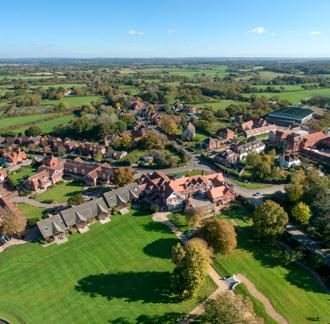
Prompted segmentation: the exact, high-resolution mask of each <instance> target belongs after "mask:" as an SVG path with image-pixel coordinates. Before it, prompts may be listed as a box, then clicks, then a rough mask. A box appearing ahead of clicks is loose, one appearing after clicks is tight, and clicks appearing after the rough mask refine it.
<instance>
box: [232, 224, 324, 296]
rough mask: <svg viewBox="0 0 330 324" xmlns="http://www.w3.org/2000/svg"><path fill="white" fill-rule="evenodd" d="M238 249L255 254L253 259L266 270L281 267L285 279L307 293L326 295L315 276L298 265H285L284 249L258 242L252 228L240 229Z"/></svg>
mask: <svg viewBox="0 0 330 324" xmlns="http://www.w3.org/2000/svg"><path fill="white" fill-rule="evenodd" d="M237 233H238V237H237V243H238V247H239V248H241V249H244V250H246V251H248V252H250V253H252V254H253V257H254V258H255V259H256V260H258V261H260V262H261V265H262V266H263V267H266V268H274V267H277V266H281V267H283V268H285V269H286V270H287V271H288V273H287V274H286V275H285V279H286V280H287V281H288V282H289V283H290V284H292V285H295V286H297V287H299V288H301V289H304V290H306V291H313V292H318V293H324V291H323V289H322V288H321V287H320V285H319V284H318V283H317V282H316V281H315V280H314V278H313V276H312V275H311V274H310V273H309V272H307V271H306V270H305V269H303V268H302V267H301V266H299V265H298V264H296V263H292V264H290V265H287V266H286V265H284V264H283V262H282V261H281V258H280V256H281V253H282V251H283V249H282V248H280V247H279V246H277V245H275V244H271V243H267V242H262V241H257V240H255V239H254V237H253V232H252V227H245V228H242V227H241V228H240V230H239V231H238V232H237Z"/></svg>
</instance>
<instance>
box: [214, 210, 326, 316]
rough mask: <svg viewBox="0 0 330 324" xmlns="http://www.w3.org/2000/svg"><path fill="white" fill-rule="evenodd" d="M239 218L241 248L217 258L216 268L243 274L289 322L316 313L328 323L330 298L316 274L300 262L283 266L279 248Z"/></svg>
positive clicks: (220, 271) (239, 245)
mask: <svg viewBox="0 0 330 324" xmlns="http://www.w3.org/2000/svg"><path fill="white" fill-rule="evenodd" d="M232 214H233V215H235V214H236V209H235V210H233V213H232ZM237 216H238V217H244V215H237ZM245 216H246V215H245ZM237 220H238V223H239V224H240V226H242V225H243V227H240V229H239V230H237V233H238V248H237V249H236V250H235V251H234V252H233V253H232V254H231V255H228V256H217V257H216V259H215V268H216V269H217V271H219V273H221V274H222V275H229V274H233V273H242V274H244V275H245V276H246V277H247V278H248V279H250V280H251V281H252V282H253V283H254V284H255V285H256V287H257V289H258V290H260V291H261V292H262V293H263V294H264V295H265V296H266V297H268V298H269V300H270V302H271V303H272V305H273V306H274V308H275V309H276V310H277V311H278V312H279V313H280V314H281V315H283V316H284V317H285V318H286V319H287V320H288V322H289V323H307V322H308V318H313V317H314V318H315V317H317V315H320V316H321V317H322V319H323V321H322V323H329V321H330V307H329V297H328V295H327V294H326V293H324V292H323V291H322V289H321V287H320V286H319V284H318V283H317V281H316V280H315V279H314V277H313V276H312V275H311V274H310V273H309V272H307V271H306V270H304V269H303V268H302V267H300V266H299V265H297V264H292V265H290V266H284V265H282V264H281V263H280V262H279V260H278V254H279V252H280V249H279V248H278V247H277V246H269V245H267V244H260V243H259V242H256V241H255V240H253V239H252V238H251V237H252V234H251V227H250V226H249V225H248V224H247V223H245V222H244V221H243V220H242V219H237Z"/></svg>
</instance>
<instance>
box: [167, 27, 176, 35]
mask: <svg viewBox="0 0 330 324" xmlns="http://www.w3.org/2000/svg"><path fill="white" fill-rule="evenodd" d="M167 33H168V34H175V33H176V30H175V29H172V28H170V29H169V30H168V31H167Z"/></svg>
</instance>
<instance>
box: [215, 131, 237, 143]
mask: <svg viewBox="0 0 330 324" xmlns="http://www.w3.org/2000/svg"><path fill="white" fill-rule="evenodd" d="M217 135H218V136H219V137H220V138H221V139H223V140H225V141H231V140H233V139H234V138H235V136H236V135H235V132H234V131H232V130H231V129H229V128H221V129H219V130H218V132H217Z"/></svg>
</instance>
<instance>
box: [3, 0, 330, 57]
mask: <svg viewBox="0 0 330 324" xmlns="http://www.w3.org/2000/svg"><path fill="white" fill-rule="evenodd" d="M329 13H330V1H329V0H299V1H298V0H65V1H64V0H1V6H0V58H26V57H77V58H83V57H86V58H87V57H330V19H329Z"/></svg>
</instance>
